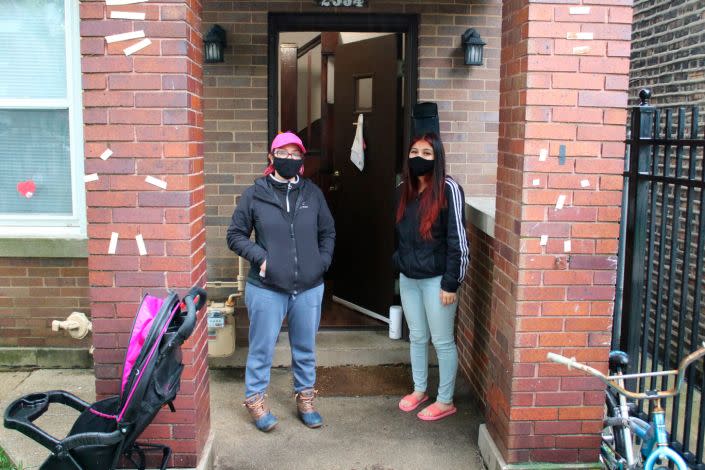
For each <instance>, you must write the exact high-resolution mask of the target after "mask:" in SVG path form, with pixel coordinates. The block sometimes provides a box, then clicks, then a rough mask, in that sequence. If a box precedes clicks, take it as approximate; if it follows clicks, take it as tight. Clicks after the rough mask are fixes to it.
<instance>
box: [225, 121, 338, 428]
mask: <svg viewBox="0 0 705 470" xmlns="http://www.w3.org/2000/svg"><path fill="white" fill-rule="evenodd" d="M305 152H306V149H305V148H304V145H303V143H302V142H301V139H299V137H298V136H296V135H295V134H293V133H291V132H284V133H281V134H279V135H277V136H276V137H275V138H274V140H273V141H272V146H271V150H270V152H269V155H268V156H267V158H268V159H269V166H268V167H267V170H265V176H264V177H263V178H259V179H258V180H256V181H255V184H254V185H252V186H250V187H249V188H247V189H246V190H245V191H244V192H243V193H242V196H240V200H239V202H238V204H237V207H236V208H235V212H234V213H233V217H232V221H231V223H230V227H228V234H227V239H228V247H229V248H230V249H231V250H233V251H234V252H236V253H237V254H238V255H240V256H242V257H243V258H245V259H246V260H248V261H249V262H250V273H249V275H248V278H247V286H246V288H245V304H246V305H247V313H248V316H249V319H250V332H249V343H250V344H249V349H248V353H247V366H246V369H245V405H246V406H247V409H248V411H249V412H250V415H251V417H252V419H253V420H254V422H255V426H256V427H257V429H259V430H260V431H265V432H266V431H271V430H272V429H273V428H274V427H275V426H276V424H277V419H276V418H275V417H274V415H272V413H271V412H270V411H269V408H268V407H267V405H266V403H265V392H266V390H267V387H268V385H269V373H270V369H271V366H272V356H273V354H274V345H275V343H276V341H277V337H278V336H279V330H280V329H281V326H282V321H283V320H284V318H286V319H287V325H288V328H289V343H290V345H291V361H292V371H293V373H294V392H296V404H297V408H298V414H299V418H300V419H301V421H303V423H304V424H305V425H306V426H308V427H311V428H316V427H319V426H321V425H322V424H323V421H322V418H321V415H320V414H319V413H318V412H317V411H316V409H315V408H314V406H313V399H314V396H315V390H314V385H315V382H316V332H317V331H318V325H319V323H320V320H321V301H322V299H323V273H325V272H326V270H327V269H328V266H330V263H331V259H332V257H333V245H334V243H335V228H334V226H333V217H332V216H331V213H330V210H328V205H327V204H326V200H325V199H324V197H323V193H322V192H321V190H320V189H319V188H318V187H317V186H316V185H315V184H313V183H312V182H311V181H309V180H307V179H306V178H303V176H300V175H302V174H303V161H304V154H305ZM253 230H254V232H255V239H254V241H252V240H250V235H251V234H252V231H253Z"/></svg>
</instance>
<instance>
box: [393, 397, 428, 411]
mask: <svg viewBox="0 0 705 470" xmlns="http://www.w3.org/2000/svg"><path fill="white" fill-rule="evenodd" d="M403 401H406V402H407V403H409V404H408V405H403V404H402V402H403ZM425 401H428V395H426V394H424V396H423V397H421V398H419V399H416V398H415V397H414V394H413V393H410V394H408V395H407V396H405V397H404V398H402V399H401V400H400V401H399V409H400V410H402V411H405V412H407V413H408V412H409V411H412V410H415V409H416V408H417V407H418V406H419V405H420V404H421V403H423V402H425Z"/></svg>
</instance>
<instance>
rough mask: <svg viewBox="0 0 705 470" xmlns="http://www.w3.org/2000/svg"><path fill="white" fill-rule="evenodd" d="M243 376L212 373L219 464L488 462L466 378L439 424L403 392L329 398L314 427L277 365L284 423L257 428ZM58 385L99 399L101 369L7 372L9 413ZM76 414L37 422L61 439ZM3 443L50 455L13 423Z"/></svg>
mask: <svg viewBox="0 0 705 470" xmlns="http://www.w3.org/2000/svg"><path fill="white" fill-rule="evenodd" d="M434 372H435V371H434ZM242 377H243V373H242V370H232V369H230V370H214V371H211V423H212V429H213V433H214V442H213V451H214V452H213V454H214V468H215V469H218V470H245V469H253V470H254V469H256V470H265V469H283V468H286V469H293V470H299V469H301V470H306V469H330V470H333V469H340V470H351V469H356V470H363V469H369V470H405V469H410V470H415V469H419V470H422V469H423V470H425V469H433V470H444V469H468V470H474V469H482V468H483V465H482V462H481V459H480V456H479V452H478V449H477V446H476V443H477V430H478V426H479V423H480V421H481V418H480V416H479V415H478V414H477V412H476V411H475V409H474V407H473V405H472V403H471V400H470V397H469V396H468V393H467V391H466V390H465V391H463V390H462V389H463V388H464V387H463V386H462V384H460V386H459V387H458V388H459V389H460V390H459V394H458V395H457V396H456V404H457V406H458V409H459V411H458V413H457V414H456V415H454V416H452V417H449V418H447V419H445V420H442V421H439V422H432V423H426V422H422V421H420V420H418V419H417V418H416V417H415V415H414V414H413V413H411V414H406V413H402V412H400V411H399V410H398V409H397V401H398V399H399V396H398V395H394V396H389V395H381V396H360V397H349V396H346V397H341V396H321V397H320V398H319V399H318V400H317V404H318V408H319V410H320V412H321V414H322V415H323V417H324V420H325V425H324V426H323V427H322V428H321V429H318V430H311V429H308V428H306V427H304V426H303V425H302V424H301V423H300V422H299V420H298V418H297V417H296V413H295V405H294V399H293V396H292V394H291V374H290V372H289V371H288V370H287V369H273V370H272V383H271V387H270V390H269V396H270V404H271V408H272V411H273V412H274V413H275V414H276V415H277V417H278V418H279V426H278V427H277V429H276V430H275V431H273V432H272V433H269V434H264V433H261V432H259V431H257V430H256V429H254V427H253V426H252V425H251V424H250V421H249V418H248V416H247V412H246V410H245V409H244V408H243V407H242V406H241V403H242V397H243V389H244V383H243V378H242ZM433 383H435V382H434V381H433V380H432V381H431V384H433ZM55 389H64V390H67V391H69V392H71V393H74V394H76V395H78V396H79V397H81V398H83V399H84V400H87V401H89V402H91V401H93V399H94V396H95V388H94V376H93V371H92V370H38V371H33V372H3V373H0V409H2V410H3V411H4V409H5V407H7V405H8V404H9V403H10V402H11V401H12V400H13V399H15V398H17V397H19V396H21V395H23V394H26V393H31V392H39V391H46V390H55ZM329 390H330V392H329V393H330V394H336V393H339V391H335V387H329ZM323 393H325V391H323ZM76 416H77V413H75V412H74V411H73V410H71V409H69V408H66V407H61V406H60V407H58V408H57V409H56V410H54V411H52V409H51V408H50V410H49V411H48V412H47V413H45V415H44V416H43V417H42V418H40V419H39V420H37V423H38V424H39V425H40V427H42V428H44V429H45V430H47V431H49V432H50V433H52V434H53V435H54V436H57V437H61V436H64V435H65V434H66V432H68V430H69V429H70V427H71V424H72V423H73V421H74V420H75V419H76ZM0 445H2V447H3V448H4V449H5V450H6V451H7V452H8V454H9V455H10V456H11V458H13V460H15V461H16V462H21V463H22V465H23V466H24V468H26V469H32V468H37V467H38V466H39V465H41V463H42V462H43V461H44V459H45V458H46V457H47V455H48V451H47V450H46V449H44V448H43V447H41V446H39V445H37V444H35V443H34V442H33V441H31V440H30V439H28V438H26V437H24V436H23V435H21V434H20V433H18V432H16V431H11V430H8V429H5V428H0Z"/></svg>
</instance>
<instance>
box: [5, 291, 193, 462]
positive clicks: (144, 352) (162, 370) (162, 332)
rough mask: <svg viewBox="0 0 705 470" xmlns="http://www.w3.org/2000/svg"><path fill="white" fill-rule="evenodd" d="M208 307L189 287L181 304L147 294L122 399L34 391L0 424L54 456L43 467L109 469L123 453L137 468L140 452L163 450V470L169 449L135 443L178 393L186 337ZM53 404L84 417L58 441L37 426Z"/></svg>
mask: <svg viewBox="0 0 705 470" xmlns="http://www.w3.org/2000/svg"><path fill="white" fill-rule="evenodd" d="M205 303H206V292H205V291H204V290H203V289H201V288H198V287H194V288H192V289H191V290H190V291H189V292H188V293H187V294H186V296H185V297H184V298H183V302H181V301H180V300H179V297H178V295H177V294H176V293H174V292H170V293H169V295H168V296H167V298H166V299H160V298H157V297H153V296H151V295H146V296H145V297H144V299H142V303H141V305H140V308H139V310H138V312H137V316H136V317H135V321H134V323H133V325H132V333H131V334H130V342H129V344H128V348H127V354H126V356H125V363H124V365H123V372H122V386H121V391H120V395H119V396H113V397H110V398H106V399H103V400H100V401H97V402H95V403H93V404H89V403H86V402H84V401H83V400H81V399H80V398H78V397H76V396H74V395H72V394H70V393H68V392H65V391H61V390H54V391H49V392H42V393H32V394H30V395H26V396H24V397H22V398H19V399H17V400H15V401H14V402H13V403H12V404H10V406H9V407H8V408H7V409H6V410H5V427H6V428H10V429H16V430H17V431H19V432H21V433H22V434H24V435H26V436H27V437H29V438H31V439H33V440H34V441H36V442H38V443H39V444H41V445H43V446H44V447H46V448H47V449H49V450H50V451H51V455H50V456H49V457H48V458H47V460H46V461H45V462H44V463H43V464H42V466H41V467H40V470H105V469H114V468H115V467H116V466H117V465H118V461H119V459H120V456H121V455H124V456H125V457H126V458H127V459H128V460H129V461H130V462H132V464H134V465H135V467H136V468H138V469H140V470H143V469H144V468H145V461H146V458H145V450H147V449H156V450H160V451H161V452H162V461H161V467H160V468H161V469H162V470H163V469H165V468H166V465H167V462H168V460H169V457H170V455H171V449H170V448H169V447H167V446H163V445H157V444H143V443H138V442H136V439H137V437H138V436H139V435H140V434H141V433H142V431H144V429H145V428H146V427H147V426H148V425H149V423H151V422H152V420H153V419H154V417H155V416H156V415H157V413H158V412H159V410H160V409H161V408H162V406H164V405H168V406H169V408H170V409H171V411H175V409H174V404H173V400H174V399H175V398H176V394H177V392H178V391H179V384H180V381H181V372H182V370H183V368H184V366H183V364H182V362H181V345H182V344H183V342H184V341H186V339H187V338H188V337H189V336H191V333H192V332H193V329H194V327H195V325H196V313H197V312H198V311H199V310H200V309H201V308H202V307H203V305H204V304H205ZM52 403H59V404H62V405H66V406H70V407H71V408H74V409H76V410H78V411H80V412H81V415H80V416H79V417H78V419H77V420H76V422H75V423H74V425H73V427H72V428H71V430H70V431H69V433H68V435H67V436H66V437H65V438H64V439H62V440H58V439H56V438H54V437H52V436H51V435H49V434H48V433H47V432H45V431H44V430H42V429H40V428H39V427H38V426H36V425H35V424H34V423H33V421H34V420H36V419H37V418H39V417H40V416H41V415H42V414H43V413H44V412H45V411H46V410H47V409H48V408H49V405H50V404H52Z"/></svg>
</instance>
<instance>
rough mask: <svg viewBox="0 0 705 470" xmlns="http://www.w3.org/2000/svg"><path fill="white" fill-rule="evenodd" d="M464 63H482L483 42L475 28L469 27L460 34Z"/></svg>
mask: <svg viewBox="0 0 705 470" xmlns="http://www.w3.org/2000/svg"><path fill="white" fill-rule="evenodd" d="M462 43H463V50H464V52H465V54H464V55H465V65H482V49H483V48H484V47H485V42H484V41H483V40H482V38H481V37H480V33H478V32H477V31H475V28H470V29H468V30H467V31H465V32H464V33H463V35H462Z"/></svg>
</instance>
